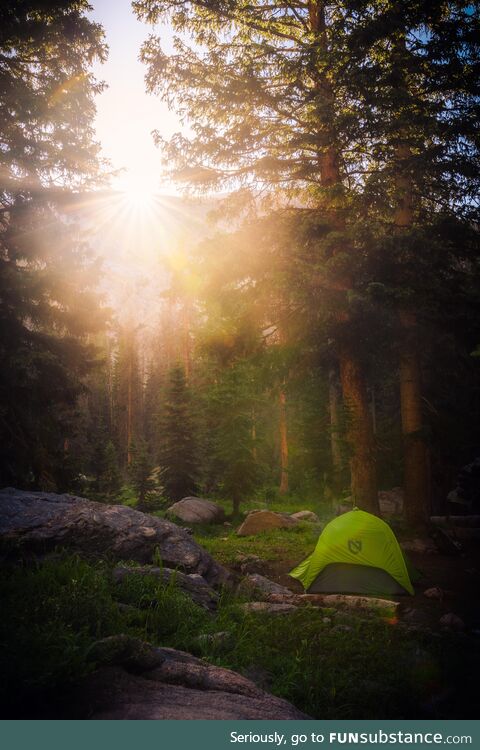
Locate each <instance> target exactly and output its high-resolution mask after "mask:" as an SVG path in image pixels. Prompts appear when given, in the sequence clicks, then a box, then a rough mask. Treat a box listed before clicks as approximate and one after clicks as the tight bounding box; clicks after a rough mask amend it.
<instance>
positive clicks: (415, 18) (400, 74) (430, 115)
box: [349, 1, 480, 524]
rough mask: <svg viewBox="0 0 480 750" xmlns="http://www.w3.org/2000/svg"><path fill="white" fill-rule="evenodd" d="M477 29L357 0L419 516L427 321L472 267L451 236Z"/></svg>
mask: <svg viewBox="0 0 480 750" xmlns="http://www.w3.org/2000/svg"><path fill="white" fill-rule="evenodd" d="M479 32H480V26H479V18H478V14H477V13H476V12H475V11H474V8H473V6H469V5H468V4H466V3H463V2H448V3H447V2H439V3H436V4H435V6H433V5H429V4H425V3H423V2H417V1H412V2H408V3H398V2H393V3H387V4H385V5H378V6H372V5H371V4H367V3H359V4H357V16H356V19H355V30H354V33H353V34H352V35H351V38H350V46H349V55H350V57H351V59H352V64H353V65H354V66H356V67H357V66H358V67H361V71H362V73H361V75H360V76H359V78H358V97H359V98H358V107H359V113H360V111H361V113H362V117H363V118H364V122H365V132H366V134H367V137H368V144H369V152H370V159H369V160H368V161H367V162H366V166H365V171H366V173H367V175H368V179H367V181H366V191H365V196H364V198H365V199H366V201H365V204H366V205H365V208H366V209H367V211H368V218H369V220H370V222H371V221H372V219H375V218H376V219H377V225H376V227H375V228H373V227H372V233H373V234H375V233H377V240H376V241H375V239H374V240H373V242H372V240H370V243H369V244H370V253H371V254H373V255H375V253H372V252H371V251H372V249H373V248H374V247H375V245H376V246H377V250H378V265H377V268H376V271H377V274H378V276H377V279H376V281H381V282H382V283H383V284H385V287H386V288H388V289H389V293H390V295H391V296H390V305H391V309H392V311H393V312H394V314H395V318H396V337H397V354H398V362H399V376H400V402H401V418H402V427H403V438H404V471H405V477H404V483H405V494H406V512H407V516H408V518H409V520H410V521H411V522H412V523H413V524H419V523H424V522H425V520H426V518H427V516H428V514H429V506H430V497H429V486H430V477H429V459H428V450H429V448H428V437H427V435H428V430H427V427H426V424H425V415H424V401H423V392H424V384H423V383H422V379H423V378H422V370H423V369H424V365H425V356H424V353H425V352H427V351H428V350H429V349H431V346H430V345H429V342H428V340H427V337H426V335H425V334H426V323H427V320H428V319H431V317H432V312H433V308H434V307H437V308H438V302H437V300H439V299H440V298H442V297H443V295H444V291H443V290H442V288H441V285H442V284H445V283H446V284H447V288H448V285H449V284H451V283H452V281H453V278H456V282H455V288H456V291H457V293H458V289H459V288H460V287H461V285H462V284H464V283H465V281H466V280H467V279H466V275H465V273H464V271H465V268H466V267H468V268H469V269H470V271H471V270H473V269H472V266H471V259H470V258H469V257H468V255H469V252H470V251H469V246H470V241H468V240H467V241H466V242H465V244H464V245H463V247H462V246H461V243H453V244H452V241H451V232H450V230H449V229H448V226H449V225H450V226H451V225H452V224H453V225H455V224H456V226H457V231H458V233H459V236H464V237H465V235H466V234H468V232H469V228H470V232H471V221H472V219H473V220H474V214H475V204H476V203H477V200H478V190H479V187H480V181H479V171H478V157H479V152H478V132H477V127H476V125H475V123H476V122H478V116H479V114H480V111H479V110H480V105H479V98H478V93H479V87H478V80H479V76H478V74H479V70H480V63H479V59H480V58H479V52H480V43H479V38H480V34H479ZM360 63H361V65H360ZM462 225H463V226H462ZM447 269H448V270H447ZM449 277H450V278H449ZM461 277H463V280H461ZM433 279H437V280H438V281H437V283H436V284H435V283H433V284H432V280H433ZM439 282H440V283H439ZM468 283H469V282H468V281H467V284H468Z"/></svg>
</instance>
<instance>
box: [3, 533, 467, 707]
mask: <svg viewBox="0 0 480 750" xmlns="http://www.w3.org/2000/svg"><path fill="white" fill-rule="evenodd" d="M304 533H305V534H306V532H304ZM313 533H314V532H313V530H312V534H313ZM276 534H279V536H278V543H279V544H280V543H281V541H282V540H283V535H282V534H281V532H276V533H275V535H276ZM289 535H291V536H290V537H287V538H294V537H297V538H300V539H301V538H302V534H301V533H300V532H298V533H296V532H293V533H292V532H289ZM270 541H271V540H270ZM284 552H285V550H284ZM0 596H1V600H2V618H1V620H0V640H1V642H2V644H3V650H2V652H1V656H0V673H1V674H2V677H3V679H2V682H1V685H2V691H3V695H1V702H2V706H3V707H4V715H5V716H6V717H7V718H8V717H9V715H10V716H11V714H12V713H13V714H14V713H15V710H16V709H15V707H16V706H17V707H18V706H19V705H22V711H23V713H24V715H26V716H28V709H26V708H25V706H29V705H30V704H31V701H33V700H34V698H35V695H38V694H39V693H42V691H43V692H45V691H47V692H48V691H51V690H52V689H55V690H57V691H58V690H60V691H61V690H63V688H64V687H65V686H67V685H68V684H69V683H71V682H72V681H76V680H78V679H80V678H82V677H83V676H84V675H86V674H88V672H90V671H92V670H93V669H94V668H95V664H93V663H91V662H90V661H89V660H88V651H89V649H90V647H91V645H92V643H94V642H95V641H96V640H98V639H99V638H103V637H106V636H109V635H114V634H117V633H126V634H128V635H131V636H134V637H138V638H141V639H143V640H146V641H149V642H150V643H153V644H156V645H163V646H171V647H174V648H179V649H183V650H186V651H190V652H192V653H195V654H197V655H199V656H202V657H203V658H205V659H207V660H208V661H210V662H211V663H214V664H218V665H222V666H225V667H229V668H232V669H235V670H237V671H239V672H241V673H243V674H245V675H246V676H248V677H250V678H251V679H253V680H254V681H255V682H257V684H259V685H260V686H261V687H264V688H265V689H267V690H269V691H270V692H272V693H274V694H275V695H278V696H281V697H284V698H286V699H288V700H289V701H291V702H292V703H294V704H295V705H296V706H297V707H298V708H300V709H302V710H303V711H305V712H306V713H308V714H310V715H311V716H313V717H316V718H322V719H329V718H330V719H341V718H355V719H361V718H377V719H378V718H392V719H393V718H416V717H421V716H428V715H438V716H442V715H443V714H442V711H445V710H446V709H444V708H442V709H439V708H437V707H436V703H435V700H436V696H441V695H442V694H445V691H448V690H450V691H453V694H454V695H456V694H457V693H458V691H460V692H461V695H462V698H461V701H460V703H461V709H459V710H460V711H461V712H463V714H462V713H460V715H459V718H462V716H463V718H467V717H468V716H469V709H468V705H470V704H469V703H468V702H469V701H470V702H471V701H472V700H473V698H472V696H475V689H474V685H473V675H474V674H475V671H476V669H477V668H478V654H476V655H475V654H473V653H472V651H471V648H470V645H469V644H470V643H471V642H470V641H468V640H467V641H465V640H463V641H462V640H461V639H460V638H455V637H453V636H448V637H447V636H438V638H437V639H435V638H433V637H432V636H431V635H428V634H424V635H420V634H418V633H413V634H411V633H408V632H405V631H404V630H400V629H399V628H398V626H397V625H395V624H392V623H388V622H385V621H383V620H381V619H380V618H379V617H378V616H369V617H367V616H362V617H360V616H355V615H352V614H345V613H339V612H336V611H333V610H326V609H323V610H320V609H315V608H310V607H305V608H300V609H298V610H297V611H295V612H294V613H293V614H288V615H283V616H278V615H277V616H272V615H268V614H258V613H257V614H252V613H250V614H246V613H245V612H244V611H243V610H242V606H241V604H242V601H241V599H239V598H238V597H237V596H235V595H234V594H232V593H227V592H225V593H224V594H223V596H222V597H221V599H220V604H219V608H218V611H217V612H216V613H215V614H214V615H212V614H210V613H207V612H206V611H205V610H203V609H202V608H200V607H198V606H196V605H195V604H193V603H192V601H191V599H190V598H189V597H188V596H187V595H186V594H184V593H183V592H182V591H180V590H179V589H178V588H177V587H176V585H175V581H174V580H173V579H171V581H170V582H169V583H168V584H164V583H160V582H159V581H158V579H156V578H154V577H151V576H128V577H126V578H125V579H124V580H123V581H122V583H120V584H116V583H114V582H113V578H112V566H111V565H109V564H107V563H98V564H90V563H87V562H84V561H82V560H80V559H79V558H78V557H72V556H62V555H59V556H57V557H56V558H54V559H51V560H47V561H45V562H43V563H41V564H40V563H39V564H38V565H36V566H31V565H30V566H21V567H18V566H17V567H8V568H4V569H3V570H2V573H1V575H0ZM219 633H221V634H222V637H221V638H219V637H217V636H218V634H219ZM199 636H201V637H200V638H199ZM475 660H476V661H475ZM475 663H476V665H477V666H476V667H475ZM468 675H472V677H471V680H470V681H469V678H468ZM455 691H457V692H455ZM449 710H451V712H452V713H453V714H455V711H456V709H455V707H453V708H450V709H449Z"/></svg>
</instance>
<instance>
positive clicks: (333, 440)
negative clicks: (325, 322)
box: [328, 368, 343, 497]
mask: <svg viewBox="0 0 480 750" xmlns="http://www.w3.org/2000/svg"><path fill="white" fill-rule="evenodd" d="M328 381H329V387H328V405H329V412H330V449H331V454H332V491H333V494H334V497H338V495H339V494H340V492H341V490H342V468H343V461H342V443H341V438H340V416H339V409H340V404H339V401H340V394H339V390H338V383H337V372H336V370H335V369H334V368H332V369H331V370H330V372H329V374H328Z"/></svg>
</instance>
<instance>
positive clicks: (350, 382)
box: [340, 348, 379, 514]
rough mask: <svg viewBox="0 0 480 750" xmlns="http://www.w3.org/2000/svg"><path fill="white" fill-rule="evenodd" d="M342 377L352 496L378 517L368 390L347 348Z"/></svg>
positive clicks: (344, 349)
mask: <svg viewBox="0 0 480 750" xmlns="http://www.w3.org/2000/svg"><path fill="white" fill-rule="evenodd" d="M340 377H341V381H342V390H343V400H344V404H345V408H346V410H347V427H346V438H347V443H348V446H349V449H350V468H351V488H352V497H353V500H354V502H355V505H357V507H359V508H361V509H362V510H366V511H368V512H370V513H377V514H378V512H379V509H378V489H377V471H376V462H375V445H374V438H373V430H372V423H371V419H370V410H369V407H368V399H367V389H366V386H365V381H364V378H363V373H362V368H361V366H360V365H359V362H358V360H357V359H356V358H355V357H354V356H352V354H351V352H349V351H348V350H347V349H346V348H343V349H342V350H341V352H340Z"/></svg>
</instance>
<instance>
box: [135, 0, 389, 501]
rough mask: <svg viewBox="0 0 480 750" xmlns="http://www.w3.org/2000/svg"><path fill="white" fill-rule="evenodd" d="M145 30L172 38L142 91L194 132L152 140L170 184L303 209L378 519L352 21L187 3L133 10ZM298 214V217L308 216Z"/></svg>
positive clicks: (157, 50)
mask: <svg viewBox="0 0 480 750" xmlns="http://www.w3.org/2000/svg"><path fill="white" fill-rule="evenodd" d="M133 6H134V8H135V10H136V11H137V14H138V15H139V17H140V18H142V19H145V20H148V21H150V22H157V21H160V20H163V19H168V20H169V21H170V23H171V24H172V26H173V28H174V29H175V30H176V31H177V32H179V33H180V34H181V33H183V32H185V31H188V33H189V35H190V37H191V38H192V45H191V46H190V47H188V45H187V44H186V43H185V42H184V40H183V39H180V37H179V38H178V39H177V40H176V48H175V52H174V53H173V54H171V55H166V54H165V53H164V52H163V51H162V50H161V47H160V43H159V40H158V39H157V38H155V37H151V38H150V39H149V40H148V42H147V43H146V44H145V45H144V48H143V51H142V58H143V60H144V62H145V63H146V64H147V65H148V73H147V84H148V88H149V90H150V91H152V92H157V93H159V94H161V95H162V96H163V97H164V98H165V99H166V100H167V101H168V102H169V103H171V104H174V105H176V106H177V108H178V109H180V110H181V111H182V113H183V114H184V115H185V116H186V117H187V118H188V119H189V120H190V121H191V122H192V123H193V124H194V127H193V130H194V136H193V137H192V138H191V139H187V138H185V137H183V136H179V135H177V136H175V137H174V138H172V139H171V140H170V141H169V142H168V143H165V142H163V141H162V139H161V138H160V137H158V139H157V140H158V141H159V142H160V143H162V145H163V146H164V148H165V153H166V158H167V160H168V161H169V163H171V164H174V165H175V167H176V170H177V175H179V176H181V177H182V179H184V180H186V181H188V182H189V183H190V184H192V185H195V186H198V187H199V186H203V187H204V188H205V187H207V188H217V189H220V188H222V189H225V188H226V187H228V186H234V185H236V186H238V185H239V184H240V185H241V186H242V187H243V188H247V190H246V191H245V190H244V191H243V193H242V192H240V193H239V194H238V195H237V198H238V200H240V199H242V198H243V197H245V196H246V195H248V189H252V190H255V189H256V190H258V191H260V192H262V191H264V192H265V191H268V190H269V189H270V192H272V191H273V192H276V193H277V199H278V200H280V201H283V202H284V203H286V202H288V201H290V202H292V201H295V202H296V203H297V205H298V204H299V203H301V204H303V205H302V209H299V210H298V211H297V212H296V214H297V216H296V222H297V226H298V224H299V222H302V221H304V220H305V219H304V218H303V217H305V216H306V217H307V220H309V219H310V221H311V224H312V231H310V243H311V245H314V247H315V252H314V253H312V259H311V264H310V268H309V272H308V277H309V285H310V286H312V285H315V286H316V288H317V292H321V293H322V296H323V298H324V301H325V302H324V304H325V310H327V309H328V310H329V313H328V315H327V317H329V318H330V322H331V323H334V324H335V326H334V327H335V329H336V342H337V343H336V347H335V353H336V356H337V358H338V361H339V369H340V376H341V382H342V390H343V397H344V400H345V402H346V404H347V408H348V410H349V413H350V415H351V419H350V420H349V422H348V428H347V440H348V443H349V447H350V454H351V470H352V493H353V495H354V496H355V499H356V501H357V503H358V504H359V505H360V506H361V507H364V508H366V509H369V510H373V511H375V510H377V507H378V504H377V488H376V466H375V445H374V440H373V431H372V426H371V419H370V412H369V406H368V400H367V387H366V382H365V372H364V365H363V361H362V358H361V357H360V356H358V351H357V348H358V347H357V343H358V342H357V341H356V340H355V337H353V336H352V335H351V329H352V328H353V327H354V324H355V321H354V320H353V315H354V309H353V308H352V306H351V297H352V295H351V292H352V291H353V290H354V286H355V281H354V280H355V276H354V270H353V269H354V265H355V263H354V256H355V250H356V248H355V245H354V242H353V241H352V236H354V234H355V232H354V230H353V229H352V227H351V226H350V225H349V221H350V218H351V217H356V214H355V212H349V209H350V207H351V205H352V196H351V195H350V194H349V191H348V190H347V187H348V188H349V190H350V191H353V187H354V186H355V171H356V170H357V171H360V170H361V168H362V162H363V161H364V149H363V144H362V148H358V132H359V129H360V128H361V121H357V120H356V119H354V118H353V117H352V106H351V99H352V97H354V91H355V81H352V76H353V75H354V71H353V69H352V67H351V66H350V65H349V62H348V61H347V60H346V59H345V47H346V37H348V34H349V33H350V29H349V20H348V19H349V15H348V14H347V13H346V12H345V11H344V7H343V5H340V4H338V5H331V4H327V3H324V2H322V1H317V2H313V3H309V4H308V5H306V4H305V3H303V2H300V1H298V2H296V1H295V0H294V2H293V3H291V2H289V3H285V2H275V3H273V4H269V5H265V4H263V3H260V2H253V3H250V4H249V5H248V6H245V5H242V4H236V3H231V4H229V5H222V4H220V5H219V4H218V3H216V2H204V0H194V2H192V3H190V4H189V5H188V7H186V6H185V5H184V3H183V2H182V1H181V0H168V2H165V3H161V4H160V3H158V2H155V1H151V0H150V1H148V2H147V1H146V0H138V2H134V3H133ZM305 209H306V210H305Z"/></svg>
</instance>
